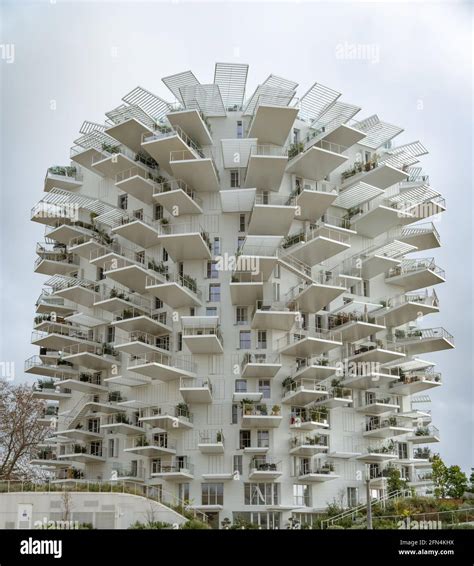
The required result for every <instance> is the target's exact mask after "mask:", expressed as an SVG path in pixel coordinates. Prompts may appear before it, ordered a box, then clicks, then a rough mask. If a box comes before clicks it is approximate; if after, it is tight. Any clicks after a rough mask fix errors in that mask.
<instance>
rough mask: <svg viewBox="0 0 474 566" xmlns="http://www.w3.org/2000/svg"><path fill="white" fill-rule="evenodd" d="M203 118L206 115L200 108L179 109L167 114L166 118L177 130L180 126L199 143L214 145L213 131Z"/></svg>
mask: <svg viewBox="0 0 474 566" xmlns="http://www.w3.org/2000/svg"><path fill="white" fill-rule="evenodd" d="M203 118H204V115H202V114H201V113H200V112H199V111H198V110H179V111H177V112H169V113H168V114H167V115H166V119H167V120H168V122H169V123H170V124H171V126H172V127H173V128H174V129H175V130H177V129H178V128H180V129H181V131H183V132H186V134H187V135H188V136H189V137H190V138H191V139H193V140H195V141H196V142H197V143H198V144H199V145H212V137H211V133H210V131H209V127H208V125H207V124H206V123H205V121H204V119H203Z"/></svg>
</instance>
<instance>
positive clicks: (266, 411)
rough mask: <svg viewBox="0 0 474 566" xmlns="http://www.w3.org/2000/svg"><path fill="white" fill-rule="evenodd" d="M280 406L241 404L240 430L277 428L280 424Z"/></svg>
mask: <svg viewBox="0 0 474 566" xmlns="http://www.w3.org/2000/svg"><path fill="white" fill-rule="evenodd" d="M281 419H282V417H281V415H280V406H279V405H274V406H273V407H270V406H267V405H265V404H263V403H243V407H242V422H241V426H242V428H260V429H262V428H277V427H279V426H280V424H281Z"/></svg>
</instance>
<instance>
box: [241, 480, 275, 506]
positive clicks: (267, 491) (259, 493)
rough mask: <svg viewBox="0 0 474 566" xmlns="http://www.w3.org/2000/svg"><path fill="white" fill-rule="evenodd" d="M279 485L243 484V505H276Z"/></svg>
mask: <svg viewBox="0 0 474 566" xmlns="http://www.w3.org/2000/svg"><path fill="white" fill-rule="evenodd" d="M279 487H280V486H279V484H277V483H246V484H244V504H245V505H278V504H279Z"/></svg>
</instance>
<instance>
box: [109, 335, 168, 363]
mask: <svg viewBox="0 0 474 566" xmlns="http://www.w3.org/2000/svg"><path fill="white" fill-rule="evenodd" d="M167 342H168V340H167V339H166V338H160V337H158V336H156V335H155V334H148V333H147V332H143V331H141V330H134V331H133V332H130V333H128V334H127V336H125V337H124V338H121V339H117V338H116V339H115V342H114V348H115V349H116V350H117V351H118V352H125V353H126V354H129V355H130V356H139V357H140V356H144V355H147V354H153V353H163V352H162V350H163V347H164V346H166V345H167Z"/></svg>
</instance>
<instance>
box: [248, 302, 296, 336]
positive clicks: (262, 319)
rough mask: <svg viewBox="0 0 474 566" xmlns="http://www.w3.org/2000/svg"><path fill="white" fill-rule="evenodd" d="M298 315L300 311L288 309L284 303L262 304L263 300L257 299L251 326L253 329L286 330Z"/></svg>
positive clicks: (292, 324) (293, 323)
mask: <svg viewBox="0 0 474 566" xmlns="http://www.w3.org/2000/svg"><path fill="white" fill-rule="evenodd" d="M300 316H301V313H299V312H297V311H295V310H291V309H289V308H288V307H286V306H285V304H284V303H281V302H280V303H269V304H264V301H257V304H256V308H255V312H254V315H253V318H252V325H251V326H252V328H254V329H262V330H267V329H272V330H286V331H288V330H291V328H293V326H294V325H295V323H296V322H297V321H298V320H299V319H300Z"/></svg>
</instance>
